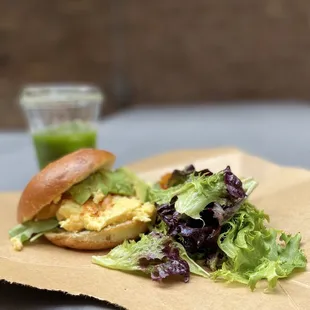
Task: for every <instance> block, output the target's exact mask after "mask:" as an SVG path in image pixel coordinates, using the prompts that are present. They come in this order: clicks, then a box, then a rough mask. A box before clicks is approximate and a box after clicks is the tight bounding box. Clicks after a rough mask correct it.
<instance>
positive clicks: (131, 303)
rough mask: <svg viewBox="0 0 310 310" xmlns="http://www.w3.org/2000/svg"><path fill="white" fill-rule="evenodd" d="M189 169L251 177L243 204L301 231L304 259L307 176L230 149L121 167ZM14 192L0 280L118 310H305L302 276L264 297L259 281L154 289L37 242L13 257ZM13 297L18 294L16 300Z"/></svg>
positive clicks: (150, 175) (1, 202)
mask: <svg viewBox="0 0 310 310" xmlns="http://www.w3.org/2000/svg"><path fill="white" fill-rule="evenodd" d="M191 163H192V164H195V165H196V167H197V168H198V169H202V168H206V167H208V168H209V169H211V170H214V171H217V170H222V169H223V168H225V167H226V165H230V166H231V168H232V170H233V171H234V173H236V174H237V175H238V176H240V177H242V176H244V177H248V176H253V177H254V178H255V179H256V180H257V181H258V182H259V183H260V184H259V186H258V188H257V189H256V190H255V191H254V193H253V194H252V196H251V199H250V200H251V201H252V202H253V203H254V204H255V205H256V206H257V207H258V208H260V209H263V210H264V211H265V212H266V213H267V214H269V215H270V218H271V223H270V225H272V226H273V227H275V228H279V229H284V230H286V231H287V232H291V233H293V234H295V233H297V232H301V234H302V238H303V239H302V247H303V248H304V250H305V253H306V255H307V257H308V258H309V255H310V224H309V223H310V171H306V170H302V169H297V168H290V167H280V166H277V165H275V164H273V163H270V162H267V161H265V160H262V159H260V158H257V157H254V156H250V155H248V154H245V153H242V152H240V151H238V150H235V149H215V150H185V151H177V152H171V153H168V154H164V155H159V156H155V157H153V158H150V159H146V160H144V161H141V162H138V163H134V164H132V165H131V166H129V167H130V168H131V169H133V170H134V171H136V172H137V173H139V174H140V176H141V177H143V178H145V179H147V180H149V181H155V180H157V179H158V178H159V176H161V175H162V174H164V173H166V172H169V171H171V170H172V169H174V168H183V167H184V166H185V165H187V164H191ZM18 198H19V193H2V194H1V195H0V262H1V264H0V279H4V280H6V281H9V282H15V283H19V284H24V285H29V286H33V287H36V288H39V289H46V290H57V291H63V292H66V293H69V294H72V295H80V294H82V295H88V296H92V297H95V298H98V299H100V300H106V301H109V302H110V303H113V304H116V305H119V306H122V307H124V308H126V309H149V310H153V309H154V310H155V309H156V310H157V309H161V310H168V309H169V310H171V309H180V310H182V309H211V308H212V309H218V310H221V309H247V310H250V309H258V308H260V309H272V310H275V309H295V310H296V309H310V272H309V269H307V270H306V271H305V272H299V273H296V274H294V275H293V276H292V277H291V278H289V279H287V280H281V281H279V284H278V286H277V288H276V289H275V290H274V291H273V292H272V293H268V294H266V293H264V288H265V287H266V283H265V282H264V281H262V282H261V283H260V284H259V285H258V287H257V289H256V290H255V291H254V292H251V291H250V290H249V288H248V287H245V286H242V285H238V284H225V283H223V282H214V281H212V280H208V279H204V278H201V277H198V276H191V280H190V282H189V283H186V284H185V283H183V282H165V283H161V284H159V283H157V282H153V281H152V280H151V279H149V278H147V277H143V276H141V277H140V276H137V275H133V274H129V273H124V272H121V271H114V270H109V269H105V268H102V267H100V266H97V265H94V264H92V263H91V256H92V255H94V254H95V255H98V254H103V252H78V251H72V250H67V249H63V248H58V247H56V246H53V245H51V244H49V243H48V242H46V241H45V240H40V241H39V242H37V243H35V244H31V245H28V246H26V247H25V248H24V249H23V251H21V252H15V251H14V250H13V249H12V248H11V245H10V243H9V238H8V230H9V229H10V228H11V227H13V226H14V225H16V205H17V202H18ZM16 297H17V298H18V296H16Z"/></svg>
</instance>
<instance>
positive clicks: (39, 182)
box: [17, 149, 116, 223]
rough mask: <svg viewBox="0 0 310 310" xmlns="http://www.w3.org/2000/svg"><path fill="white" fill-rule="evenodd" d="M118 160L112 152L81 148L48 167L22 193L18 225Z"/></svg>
mask: <svg viewBox="0 0 310 310" xmlns="http://www.w3.org/2000/svg"><path fill="white" fill-rule="evenodd" d="M115 159H116V157H115V155H114V154H112V153H110V152H108V151H104V150H97V149H80V150H78V151H75V152H73V153H70V154H68V155H65V156H64V157H62V158H60V159H58V160H56V161H54V162H52V163H50V164H48V165H47V166H46V167H45V168H43V169H42V170H41V171H40V172H39V173H38V174H36V175H35V176H34V177H33V178H32V179H31V180H30V182H29V183H28V184H27V186H26V187H25V189H24V191H23V192H22V195H21V197H20V200H19V204H18V209H17V220H18V222H19V223H23V222H26V221H29V220H31V219H33V218H34V217H35V215H36V214H37V213H38V212H39V211H41V210H42V209H43V208H44V207H45V206H47V205H49V204H50V203H51V202H52V201H53V200H55V199H57V198H59V196H61V194H63V193H64V192H66V191H67V190H68V189H69V188H71V187H72V186H73V185H74V184H76V183H79V182H81V181H83V180H85V179H86V178H87V177H88V176H89V175H91V174H92V173H94V172H96V171H97V170H100V169H102V168H105V169H111V168H112V167H113V165H114V162H115Z"/></svg>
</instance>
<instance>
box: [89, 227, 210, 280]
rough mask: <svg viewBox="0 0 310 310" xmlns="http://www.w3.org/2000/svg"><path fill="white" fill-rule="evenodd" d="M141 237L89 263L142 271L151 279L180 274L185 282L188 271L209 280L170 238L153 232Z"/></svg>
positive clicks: (187, 277)
mask: <svg viewBox="0 0 310 310" xmlns="http://www.w3.org/2000/svg"><path fill="white" fill-rule="evenodd" d="M140 237H141V239H140V240H139V241H134V240H130V241H127V240H126V241H124V242H123V243H122V244H121V245H119V246H117V247H115V248H114V249H112V250H111V251H110V252H109V253H108V254H107V255H104V256H93V257H92V262H93V263H95V264H97V265H100V266H102V267H106V268H111V269H118V270H123V271H140V272H144V273H145V274H148V275H150V276H151V278H152V279H153V280H162V279H164V278H166V277H168V276H172V275H181V276H184V280H185V282H187V281H188V279H189V273H190V272H192V273H195V274H197V275H200V276H203V277H209V274H208V273H207V272H206V271H205V270H204V269H203V268H202V267H200V266H199V265H198V264H196V263H195V262H194V261H193V260H192V259H190V258H189V257H188V255H187V254H186V251H185V249H184V248H183V247H182V246H181V245H180V244H179V243H177V242H175V241H173V240H172V238H170V237H169V236H167V235H163V234H161V233H159V232H156V231H154V232H151V233H150V234H142V235H141V236H140Z"/></svg>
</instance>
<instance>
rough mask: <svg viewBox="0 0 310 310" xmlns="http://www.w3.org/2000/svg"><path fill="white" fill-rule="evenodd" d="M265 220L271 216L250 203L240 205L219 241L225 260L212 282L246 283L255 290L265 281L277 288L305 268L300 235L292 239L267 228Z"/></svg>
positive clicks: (271, 286) (270, 286) (214, 274)
mask: <svg viewBox="0 0 310 310" xmlns="http://www.w3.org/2000/svg"><path fill="white" fill-rule="evenodd" d="M266 220H268V221H269V218H268V216H267V215H266V214H265V213H264V212H263V211H260V210H257V209H256V208H255V207H254V206H253V205H252V204H250V203H248V202H247V203H244V204H243V205H242V206H241V208H240V209H239V211H238V212H237V213H236V214H235V215H234V216H233V217H232V218H231V219H230V220H229V221H228V222H227V223H226V225H225V227H223V231H224V232H223V233H222V234H221V235H220V236H219V238H218V246H219V248H220V249H221V250H222V251H223V252H224V253H225V256H226V259H225V261H224V263H223V264H222V266H221V268H220V269H218V270H217V271H215V272H214V273H213V274H212V278H213V279H223V280H226V281H228V282H234V281H236V282H240V283H244V284H247V285H249V286H250V288H251V289H252V290H254V288H255V287H256V284H257V282H258V281H260V280H262V279H266V280H267V281H268V287H269V288H274V287H275V286H276V284H277V280H278V279H279V278H285V277H288V276H289V275H290V274H291V273H292V272H293V271H294V270H295V269H298V268H305V267H306V263H307V259H306V256H305V255H304V253H303V251H302V250H301V249H300V240H301V236H300V234H299V233H298V234H296V235H295V236H291V235H287V234H285V233H283V232H282V233H281V232H280V231H277V230H276V229H273V228H267V227H266V226H265V223H264V222H265V221H266ZM278 237H279V242H278Z"/></svg>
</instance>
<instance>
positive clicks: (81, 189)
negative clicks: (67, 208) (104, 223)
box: [69, 168, 148, 204]
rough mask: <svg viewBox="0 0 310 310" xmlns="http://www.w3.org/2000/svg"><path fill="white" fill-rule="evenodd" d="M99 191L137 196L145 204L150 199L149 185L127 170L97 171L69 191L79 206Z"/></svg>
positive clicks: (105, 193)
mask: <svg viewBox="0 0 310 310" xmlns="http://www.w3.org/2000/svg"><path fill="white" fill-rule="evenodd" d="M98 191H99V192H101V193H102V194H104V195H107V194H108V193H111V194H117V195H125V196H134V195H136V196H137V197H138V198H139V199H140V200H142V201H143V202H145V201H146V200H147V198H148V185H147V184H146V183H145V182H143V181H142V180H140V179H139V178H138V177H137V176H136V175H135V174H134V173H133V172H131V171H130V170H128V169H125V168H119V169H116V170H114V171H110V170H102V171H97V172H95V173H93V174H92V175H90V176H89V177H88V178H87V179H85V180H84V181H82V182H80V183H78V184H75V185H74V186H72V187H71V188H70V189H69V193H70V194H71V195H72V197H73V199H74V200H75V201H76V202H77V203H78V204H84V203H85V202H86V201H87V200H88V199H90V198H91V197H92V196H94V195H95V194H96V193H98Z"/></svg>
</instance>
